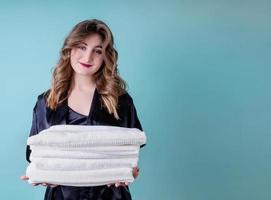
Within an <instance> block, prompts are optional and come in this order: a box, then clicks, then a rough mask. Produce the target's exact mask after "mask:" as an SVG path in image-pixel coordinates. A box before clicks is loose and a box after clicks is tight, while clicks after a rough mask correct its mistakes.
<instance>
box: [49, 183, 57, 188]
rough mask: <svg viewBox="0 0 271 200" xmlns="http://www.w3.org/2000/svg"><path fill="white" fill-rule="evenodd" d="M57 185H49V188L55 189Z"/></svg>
mask: <svg viewBox="0 0 271 200" xmlns="http://www.w3.org/2000/svg"><path fill="white" fill-rule="evenodd" d="M57 186H58V185H54V184H51V185H50V187H51V188H54V187H57Z"/></svg>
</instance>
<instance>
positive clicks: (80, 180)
mask: <svg viewBox="0 0 271 200" xmlns="http://www.w3.org/2000/svg"><path fill="white" fill-rule="evenodd" d="M26 176H28V177H31V179H29V181H28V182H29V183H51V184H57V185H68V186H98V185H106V184H111V183H116V182H118V181H121V182H130V183H131V182H133V181H134V178H133V174H132V170H131V168H114V169H99V170H89V171H62V170H59V171H56V170H53V171H49V170H39V169H37V167H36V166H35V165H31V164H30V165H29V166H28V167H27V170H26Z"/></svg>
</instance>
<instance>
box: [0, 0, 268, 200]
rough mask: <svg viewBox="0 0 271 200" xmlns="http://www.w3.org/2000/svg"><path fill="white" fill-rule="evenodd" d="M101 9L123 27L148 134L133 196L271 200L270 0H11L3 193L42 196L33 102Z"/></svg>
mask: <svg viewBox="0 0 271 200" xmlns="http://www.w3.org/2000/svg"><path fill="white" fill-rule="evenodd" d="M91 18H97V19H101V20H103V21H105V22H106V23H107V24H108V25H109V26H110V28H111V30H112V32H113V34H114V37H115V43H116V45H115V47H116V48H117V50H118V52H119V62H118V63H119V70H120V74H121V76H122V77H123V78H124V79H125V80H126V81H127V82H128V84H129V92H130V94H131V96H132V97H133V99H134V102H135V105H136V108H137V111H138V116H139V118H140V121H141V123H142V126H143V128H144V130H145V132H146V134H147V136H148V144H147V146H145V147H144V148H143V149H142V151H141V154H140V163H139V166H140V176H139V177H138V179H137V180H136V181H135V182H134V183H133V184H131V186H130V190H131V193H132V196H133V199H134V200H179V199H180V200H218V199H219V200H229V199H230V200H240V199H245V200H255V199H257V200H267V199H270V198H271V192H270V185H271V168H270V167H271V161H270V158H271V145H270V143H271V135H270V128H271V117H270V113H271V106H270V103H271V80H270V73H271V68H270V67H271V65H270V64H271V37H270V35H271V24H270V21H271V2H270V0H269V1H264V0H257V1H256V0H254V1H253V0H247V1H241V0H234V1H233V0H232V1H231V0H228V1H226V0H225V1H223V0H206V1H200V0H190V1H188V0H183V1H181V0H180V1H174V0H173V1H170V0H168V1H159V0H158V1H154V0H151V1H124V0H123V1H119V0H116V1H104V0H100V1H90V0H89V1H80V0H78V1H64V0H63V1H18V2H16V1H7V2H6V3H5V2H3V1H1V3H0V21H1V30H0V35H1V37H0V56H1V59H0V67H1V68H0V69H1V73H0V86H1V98H0V111H1V115H0V122H1V127H2V128H1V131H0V133H1V145H0V153H1V170H0V177H1V183H0V185H1V189H0V199H29V200H30V199H31V200H32V199H33V200H36V199H43V193H44V188H43V187H41V186H40V187H32V186H31V185H29V184H28V183H26V182H23V181H21V180H20V179H19V177H20V176H21V175H23V174H24V173H25V168H26V166H27V162H26V160H25V145H26V139H27V137H28V134H29V131H30V126H31V120H32V109H33V106H34V103H35V101H36V98H37V95H38V94H40V93H42V92H43V91H44V90H46V89H47V88H48V87H49V86H50V79H51V74H52V71H51V69H52V67H53V66H54V65H55V64H56V62H57V60H58V56H59V50H60V48H61V46H62V43H63V40H64V38H65V37H66V35H67V34H68V32H69V31H70V30H71V28H72V27H73V26H74V25H75V24H76V23H78V22H79V21H82V20H85V19H91Z"/></svg>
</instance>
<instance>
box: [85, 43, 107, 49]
mask: <svg viewBox="0 0 271 200" xmlns="http://www.w3.org/2000/svg"><path fill="white" fill-rule="evenodd" d="M82 44H84V45H86V46H88V44H87V43H85V42H82ZM96 47H98V48H103V47H102V46H101V45H97V46H95V48H96Z"/></svg>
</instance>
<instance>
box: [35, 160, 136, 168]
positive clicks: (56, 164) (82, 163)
mask: <svg viewBox="0 0 271 200" xmlns="http://www.w3.org/2000/svg"><path fill="white" fill-rule="evenodd" d="M137 163H138V158H125V159H123V158H118V159H63V158H50V159H48V158H37V159H35V162H32V163H30V165H32V164H33V165H35V166H36V168H37V169H40V170H51V171H53V170H56V171H59V170H60V171H62V170H64V171H71V170H73V171H79V170H80V171H84V170H96V169H113V168H127V167H130V168H132V167H135V166H137Z"/></svg>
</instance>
